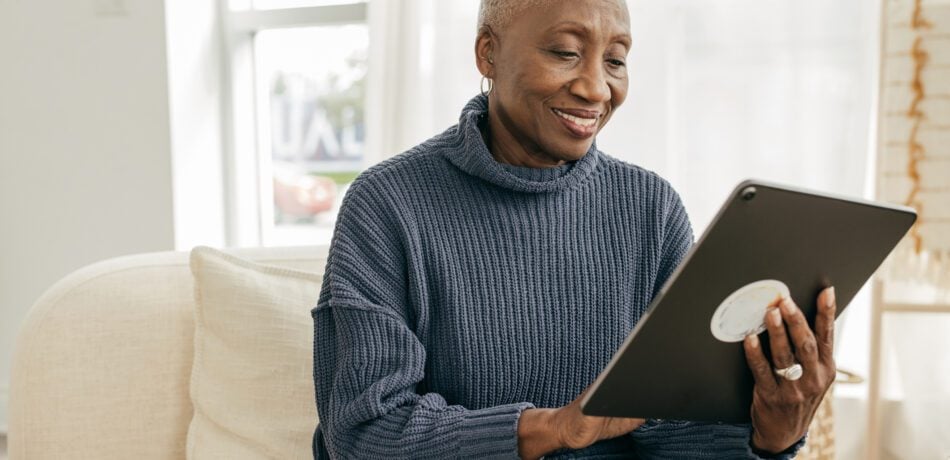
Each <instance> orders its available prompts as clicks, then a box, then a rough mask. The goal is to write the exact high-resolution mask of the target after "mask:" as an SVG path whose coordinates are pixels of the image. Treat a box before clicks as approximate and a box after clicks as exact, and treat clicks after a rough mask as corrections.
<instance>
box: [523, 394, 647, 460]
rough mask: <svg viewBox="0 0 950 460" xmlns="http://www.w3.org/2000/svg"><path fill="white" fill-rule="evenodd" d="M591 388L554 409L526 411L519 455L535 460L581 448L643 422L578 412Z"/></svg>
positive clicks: (623, 432)
mask: <svg viewBox="0 0 950 460" xmlns="http://www.w3.org/2000/svg"><path fill="white" fill-rule="evenodd" d="M588 391H590V387H588V388H587V389H586V390H584V392H583V393H581V394H580V396H578V397H577V398H576V399H574V401H571V403H570V404H568V405H566V406H563V407H560V408H557V409H526V410H525V411H524V412H523V413H522V414H521V420H520V422H519V424H518V452H519V454H520V455H521V458H530V459H535V458H538V457H541V456H542V455H545V454H547V453H549V452H553V451H555V450H558V449H563V448H568V449H583V448H585V447H587V446H590V445H591V444H594V443H595V442H597V441H602V440H605V439H612V438H616V437H618V436H623V435H625V434H627V433H629V432H631V431H633V430H635V429H637V428H638V427H639V426H640V425H643V423H644V422H645V420H644V419H642V418H622V417H596V416H592V415H584V414H583V413H582V412H581V401H582V400H583V399H584V396H585V395H586V394H587V392H588Z"/></svg>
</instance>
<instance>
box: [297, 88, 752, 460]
mask: <svg viewBox="0 0 950 460" xmlns="http://www.w3.org/2000/svg"><path fill="white" fill-rule="evenodd" d="M487 104H488V101H487V99H486V98H484V97H482V96H478V97H476V98H474V99H473V100H472V101H471V102H469V104H468V105H467V106H466V107H465V109H464V110H463V112H462V116H461V117H460V120H459V124H458V125H456V126H453V127H452V128H449V129H448V130H447V131H445V132H444V133H442V134H440V135H438V136H436V137H434V138H432V139H430V140H428V141H426V142H425V143H423V144H421V145H419V146H417V147H415V148H413V149H411V150H409V151H407V152H405V153H402V154H400V155H397V156H395V157H393V158H390V159H388V160H386V161H383V162H381V163H379V164H377V165H375V166H373V167H371V168H369V169H367V170H366V171H364V172H363V173H362V174H360V176H359V177H358V178H357V179H356V180H355V181H354V182H353V184H352V186H351V187H350V189H349V191H348V192H347V194H346V196H345V197H344V200H343V205H342V208H341V210H340V214H339V218H338V221H337V224H336V228H335V233H334V236H333V240H332V242H331V247H330V254H329V259H328V262H327V266H326V271H325V275H324V283H323V286H322V289H321V292H320V297H319V300H318V304H317V306H316V308H314V310H313V319H314V383H315V389H316V400H317V409H318V412H319V415H320V426H319V427H318V429H317V432H316V433H315V435H314V455H315V456H316V457H317V458H326V457H327V456H329V457H333V458H380V459H393V458H516V457H517V452H518V438H517V423H518V419H519V417H520V415H521V412H522V411H523V410H524V409H526V408H531V407H560V406H563V405H565V404H567V403H569V402H571V401H572V400H573V399H574V398H576V397H577V396H578V395H579V394H580V393H581V391H583V390H584V389H585V388H586V387H587V386H588V385H590V383H591V382H593V380H594V379H595V378H596V377H597V375H598V374H599V373H600V372H601V371H602V370H603V369H604V367H605V366H606V364H607V363H608V361H609V360H610V358H611V356H612V355H613V354H614V352H615V351H616V350H617V348H618V347H619V346H620V344H621V342H623V340H624V338H625V337H626V336H627V334H628V333H629V332H630V331H631V330H632V329H633V327H634V325H635V324H636V323H637V321H639V320H640V318H641V317H642V315H643V314H644V310H645V309H646V307H647V306H648V304H649V303H650V300H651V299H652V298H653V296H654V295H655V294H656V293H657V292H658V290H659V289H660V288H661V287H662V285H663V283H664V282H665V281H666V279H667V278H668V277H669V275H670V274H671V273H672V271H673V270H674V268H676V266H677V265H678V264H679V262H680V261H681V260H682V258H683V256H684V255H685V254H686V252H687V250H688V249H689V247H690V245H691V244H692V242H693V234H692V230H691V227H690V223H689V219H688V217H687V214H686V212H685V210H684V208H683V205H682V203H681V202H680V198H679V196H678V195H677V193H676V192H675V191H674V190H673V188H672V187H671V186H670V185H669V183H668V182H666V181H665V180H664V179H662V178H660V177H659V176H658V175H656V174H655V173H653V172H651V171H648V170H645V169H643V168H640V167H637V166H634V165H630V164H627V163H624V162H621V161H620V160H617V159H615V158H612V157H610V156H608V155H606V154H604V153H602V152H600V151H599V150H598V149H597V148H596V145H595V146H593V147H592V148H591V149H590V151H589V152H588V153H587V154H586V155H585V156H584V157H582V158H581V159H579V160H577V161H575V162H570V163H566V164H564V165H561V166H558V167H552V168H529V167H522V166H514V165H508V164H503V163H499V162H498V161H496V160H495V159H494V158H493V157H492V156H491V154H490V152H489V151H488V148H487V147H486V145H485V143H484V141H483V139H482V136H481V132H480V130H479V125H480V124H484V123H485V121H486V117H487ZM657 352H658V353H662V350H657ZM749 434H750V428H749V426H748V425H727V424H715V423H713V424H708V423H692V422H671V421H657V420H651V421H650V422H649V423H647V424H646V425H644V426H643V427H641V428H640V429H637V430H636V431H634V432H633V433H631V434H630V435H627V436H622V437H620V438H617V439H614V440H608V441H603V442H600V443H597V444H595V445H594V446H591V447H590V448H588V449H584V450H583V451H577V452H567V451H559V452H557V453H554V454H552V455H549V456H548V457H547V458H571V457H572V456H573V458H626V457H633V458H691V459H700V458H710V459H711V458H716V459H722V458H755V456H754V455H753V454H752V453H751V451H750V450H749V448H748V443H749Z"/></svg>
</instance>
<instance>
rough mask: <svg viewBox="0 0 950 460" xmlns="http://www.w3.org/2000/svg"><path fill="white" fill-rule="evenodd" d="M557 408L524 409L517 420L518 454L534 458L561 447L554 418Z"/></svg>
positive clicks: (526, 457) (522, 456)
mask: <svg viewBox="0 0 950 460" xmlns="http://www.w3.org/2000/svg"><path fill="white" fill-rule="evenodd" d="M556 415H557V409H525V410H524V412H522V413H521V418H520V419H519V421H518V455H519V456H520V457H521V458H525V459H536V458H539V457H541V456H543V455H545V454H548V453H550V452H554V451H555V450H558V449H560V448H561V445H560V442H559V441H558V437H557V432H556V424H555V423H554V418H555V416H556Z"/></svg>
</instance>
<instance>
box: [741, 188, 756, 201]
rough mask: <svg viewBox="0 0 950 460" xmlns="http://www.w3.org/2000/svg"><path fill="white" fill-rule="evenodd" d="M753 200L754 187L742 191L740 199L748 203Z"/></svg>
mask: <svg viewBox="0 0 950 460" xmlns="http://www.w3.org/2000/svg"><path fill="white" fill-rule="evenodd" d="M753 198H755V187H746V188H744V189H743V190H742V199H743V200H746V201H750V200H752V199H753Z"/></svg>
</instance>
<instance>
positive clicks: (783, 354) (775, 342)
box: [765, 308, 795, 369]
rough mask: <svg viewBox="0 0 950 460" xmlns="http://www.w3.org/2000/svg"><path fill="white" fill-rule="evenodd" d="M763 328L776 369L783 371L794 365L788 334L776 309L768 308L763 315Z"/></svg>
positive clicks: (779, 312) (780, 313)
mask: <svg viewBox="0 0 950 460" xmlns="http://www.w3.org/2000/svg"><path fill="white" fill-rule="evenodd" d="M765 327H766V328H767V329H768V331H769V350H771V352H772V363H773V364H775V368H776V369H785V368H786V367H789V366H791V365H792V364H795V355H794V353H793V352H792V346H791V344H790V343H789V341H788V332H786V330H785V323H784V321H783V320H782V312H781V311H779V309H778V308H770V309H769V310H768V312H767V313H766V314H765Z"/></svg>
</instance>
